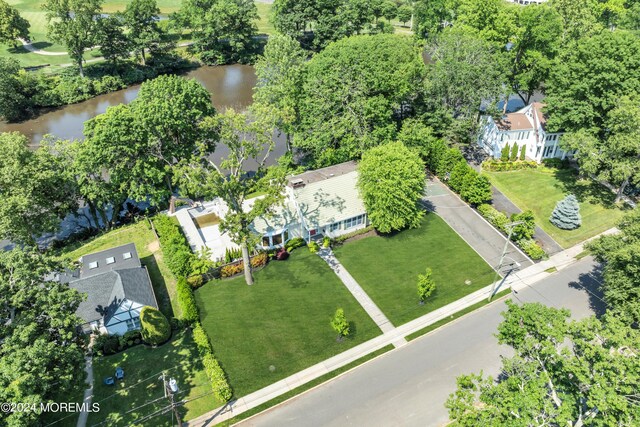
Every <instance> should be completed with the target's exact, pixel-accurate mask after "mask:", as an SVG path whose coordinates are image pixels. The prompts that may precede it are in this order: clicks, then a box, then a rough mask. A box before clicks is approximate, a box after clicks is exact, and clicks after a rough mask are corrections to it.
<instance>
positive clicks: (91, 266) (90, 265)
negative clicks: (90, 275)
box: [89, 261, 98, 270]
mask: <svg viewBox="0 0 640 427" xmlns="http://www.w3.org/2000/svg"><path fill="white" fill-rule="evenodd" d="M94 268H98V261H93V262H90V263H89V270H93V269H94Z"/></svg>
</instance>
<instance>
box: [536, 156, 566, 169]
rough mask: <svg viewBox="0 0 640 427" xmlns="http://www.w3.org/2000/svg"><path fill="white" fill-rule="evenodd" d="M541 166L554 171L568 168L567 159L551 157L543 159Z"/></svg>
mask: <svg viewBox="0 0 640 427" xmlns="http://www.w3.org/2000/svg"><path fill="white" fill-rule="evenodd" d="M542 164H543V165H544V166H546V167H548V168H555V169H566V168H568V167H569V166H570V163H569V159H564V160H561V159H558V158H557V157H552V158H550V159H543V160H542Z"/></svg>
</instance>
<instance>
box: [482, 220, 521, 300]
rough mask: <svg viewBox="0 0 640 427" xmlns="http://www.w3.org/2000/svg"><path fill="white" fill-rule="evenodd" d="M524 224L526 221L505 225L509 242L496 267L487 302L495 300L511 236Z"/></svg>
mask: <svg viewBox="0 0 640 427" xmlns="http://www.w3.org/2000/svg"><path fill="white" fill-rule="evenodd" d="M520 224H524V221H515V222H510V223H508V224H506V225H505V228H506V229H507V230H509V233H508V235H507V241H506V242H505V244H504V249H502V255H501V256H500V262H499V263H498V267H496V276H495V278H494V279H493V283H492V284H491V293H490V294H489V298H488V299H487V301H489V302H491V298H493V293H494V292H495V291H496V282H497V281H498V277H499V276H500V273H499V271H500V269H501V268H502V263H503V261H504V258H505V256H506V255H507V248H508V247H509V242H510V241H511V235H512V234H513V229H514V227H515V226H516V225H520Z"/></svg>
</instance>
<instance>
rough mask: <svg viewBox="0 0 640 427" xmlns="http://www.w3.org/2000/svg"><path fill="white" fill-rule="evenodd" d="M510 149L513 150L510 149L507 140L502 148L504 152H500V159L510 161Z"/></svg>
mask: <svg viewBox="0 0 640 427" xmlns="http://www.w3.org/2000/svg"><path fill="white" fill-rule="evenodd" d="M510 151H511V150H510V149H509V143H508V142H507V143H506V144H505V145H504V147H503V148H502V152H501V153H500V160H502V161H503V162H508V161H509V152H510Z"/></svg>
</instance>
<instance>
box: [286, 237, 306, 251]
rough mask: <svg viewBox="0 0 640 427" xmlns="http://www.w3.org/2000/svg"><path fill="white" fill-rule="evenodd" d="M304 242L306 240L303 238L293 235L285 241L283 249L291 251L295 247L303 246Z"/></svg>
mask: <svg viewBox="0 0 640 427" xmlns="http://www.w3.org/2000/svg"><path fill="white" fill-rule="evenodd" d="M306 244H307V242H305V240H304V239H303V238H302V237H294V238H293V239H291V240H289V241H288V242H287V243H285V245H284V249H285V250H286V251H287V252H291V251H293V250H294V249H297V248H300V247H302V246H305V245H306Z"/></svg>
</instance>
